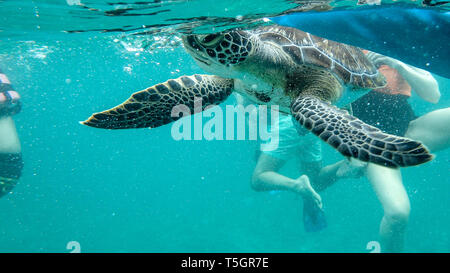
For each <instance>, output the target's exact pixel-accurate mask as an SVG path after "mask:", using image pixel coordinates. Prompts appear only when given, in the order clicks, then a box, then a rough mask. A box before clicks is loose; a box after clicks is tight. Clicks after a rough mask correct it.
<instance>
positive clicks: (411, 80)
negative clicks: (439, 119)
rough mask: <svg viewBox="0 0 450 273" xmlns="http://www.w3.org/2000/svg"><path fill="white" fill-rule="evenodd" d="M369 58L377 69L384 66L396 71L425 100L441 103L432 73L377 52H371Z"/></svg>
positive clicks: (437, 86)
mask: <svg viewBox="0 0 450 273" xmlns="http://www.w3.org/2000/svg"><path fill="white" fill-rule="evenodd" d="M367 58H369V60H371V61H372V62H373V63H374V65H375V66H377V67H378V66H380V65H383V64H384V65H388V66H390V67H392V68H394V69H396V70H397V71H398V72H399V73H400V75H402V77H403V78H404V79H405V80H406V81H407V82H408V84H409V85H410V86H411V88H412V90H413V91H414V92H415V93H416V94H417V95H418V96H419V97H421V98H422V99H423V100H425V101H428V102H431V103H437V102H438V101H439V99H440V97H441V93H440V92H439V85H438V83H437V81H436V79H435V78H434V77H433V76H432V75H431V73H430V72H428V71H425V70H423V69H420V68H417V67H413V66H410V65H408V64H405V63H403V62H401V61H399V60H396V59H394V58H391V57H388V56H384V55H381V54H378V53H375V52H369V53H368V54H367Z"/></svg>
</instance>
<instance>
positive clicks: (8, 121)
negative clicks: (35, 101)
mask: <svg viewBox="0 0 450 273" xmlns="http://www.w3.org/2000/svg"><path fill="white" fill-rule="evenodd" d="M19 152H20V142H19V137H18V136H17V131H16V126H15V125H14V120H13V119H12V117H0V153H19Z"/></svg>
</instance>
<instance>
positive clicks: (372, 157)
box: [291, 96, 433, 167]
mask: <svg viewBox="0 0 450 273" xmlns="http://www.w3.org/2000/svg"><path fill="white" fill-rule="evenodd" d="M291 111H292V115H293V116H294V117H295V119H296V120H297V121H298V122H299V123H300V124H301V125H303V126H304V127H305V128H306V129H308V130H310V131H311V132H312V133H314V134H315V135H317V136H318V137H320V138H321V139H322V140H323V141H325V142H327V143H328V144H330V145H331V146H333V147H334V148H335V149H337V150H338V151H339V152H340V153H341V154H343V155H344V156H348V157H354V158H357V159H359V160H362V161H365V162H372V163H375V164H378V165H383V166H387V167H407V166H415V165H419V164H422V163H425V162H428V161H430V160H432V159H433V155H431V154H430V153H429V151H428V150H427V148H425V146H423V145H422V143H420V142H417V141H414V140H410V139H408V138H404V137H399V136H394V135H389V134H386V133H383V132H382V131H381V130H379V129H377V128H375V127H373V126H370V125H367V124H365V123H364V122H362V121H361V120H359V119H357V118H356V117H354V116H351V115H349V114H348V113H347V112H346V111H344V110H341V109H339V108H337V107H335V106H333V105H330V104H328V103H324V102H322V101H321V100H319V99H318V98H315V97H313V96H300V97H298V98H297V99H296V100H295V101H294V102H293V103H292V106H291Z"/></svg>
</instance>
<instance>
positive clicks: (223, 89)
mask: <svg viewBox="0 0 450 273" xmlns="http://www.w3.org/2000/svg"><path fill="white" fill-rule="evenodd" d="M233 85H234V82H233V80H232V79H225V78H221V77H218V76H211V75H193V76H182V77H180V78H177V79H172V80H168V81H166V82H164V83H160V84H157V85H154V86H152V87H149V88H147V89H145V90H142V91H139V92H136V93H134V94H133V95H131V97H130V98H129V99H128V100H126V101H125V102H124V103H122V104H120V105H118V106H116V107H114V108H112V109H109V110H106V111H103V112H100V113H95V114H93V115H92V116H91V117H90V118H89V119H87V120H86V121H83V122H81V124H84V125H88V126H91V127H96V128H103V129H129V128H147V127H151V128H154V127H159V126H162V125H165V124H168V123H171V122H173V121H175V120H177V119H179V118H181V117H180V116H172V109H174V107H176V106H182V107H187V108H188V109H189V110H190V114H193V113H195V112H196V111H194V100H199V99H201V103H202V106H203V107H206V106H208V105H212V104H219V103H221V102H222V101H224V100H225V99H226V98H227V97H228V96H229V95H230V94H231V92H232V90H233ZM184 109H186V108H184ZM195 110H197V109H195ZM201 110H203V109H200V111H201ZM183 113H185V111H183Z"/></svg>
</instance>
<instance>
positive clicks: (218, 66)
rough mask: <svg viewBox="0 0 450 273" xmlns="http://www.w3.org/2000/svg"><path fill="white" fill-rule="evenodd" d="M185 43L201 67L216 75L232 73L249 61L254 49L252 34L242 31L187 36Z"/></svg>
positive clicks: (184, 38)
mask: <svg viewBox="0 0 450 273" xmlns="http://www.w3.org/2000/svg"><path fill="white" fill-rule="evenodd" d="M183 43H184V47H185V48H186V50H187V52H188V53H189V54H190V55H192V57H194V59H195V60H196V62H197V63H198V65H199V66H200V67H202V68H203V69H205V70H206V71H208V72H211V73H215V74H223V72H226V71H228V72H231V70H232V69H233V68H234V67H235V66H238V65H240V64H242V63H243V62H245V61H246V60H247V58H248V56H249V55H250V54H251V53H252V50H253V48H254V45H253V42H252V39H251V37H250V34H249V33H248V32H246V31H242V30H231V31H226V32H220V33H215V34H207V35H187V36H184V37H183ZM220 72H222V73H220Z"/></svg>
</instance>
